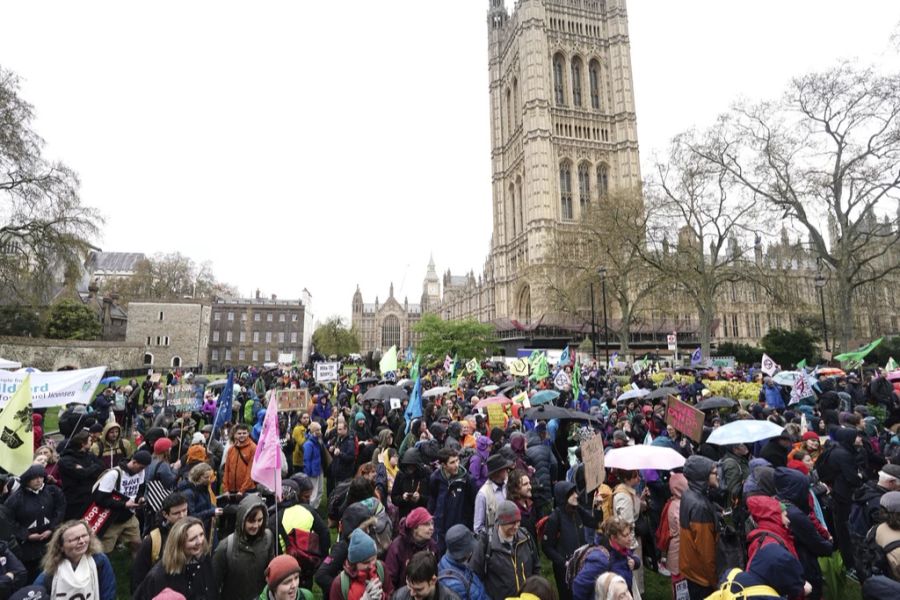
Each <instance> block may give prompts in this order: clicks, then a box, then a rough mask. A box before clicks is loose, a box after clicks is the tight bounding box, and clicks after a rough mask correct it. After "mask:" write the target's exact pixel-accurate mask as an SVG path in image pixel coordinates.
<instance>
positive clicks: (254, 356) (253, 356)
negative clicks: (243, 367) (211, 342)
mask: <svg viewBox="0 0 900 600" xmlns="http://www.w3.org/2000/svg"><path fill="white" fill-rule="evenodd" d="M222 355H223V356H224V360H231V350H228V349H226V350H225V351H224V352H223V353H222ZM210 358H211V359H212V362H216V361H217V360H219V351H218V350H212V351H210ZM238 360H247V353H246V352H245V351H244V350H238ZM250 360H251V361H252V362H257V361H258V360H259V351H258V350H254V351H253V352H251V353H250ZM263 360H264V361H266V362H269V361H270V360H272V351H271V350H266V351H265V352H263Z"/></svg>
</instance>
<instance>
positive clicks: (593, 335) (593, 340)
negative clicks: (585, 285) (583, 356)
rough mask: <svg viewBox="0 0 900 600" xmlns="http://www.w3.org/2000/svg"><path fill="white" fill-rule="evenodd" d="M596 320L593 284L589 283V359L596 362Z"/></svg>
mask: <svg viewBox="0 0 900 600" xmlns="http://www.w3.org/2000/svg"><path fill="white" fill-rule="evenodd" d="M596 320H597V319H596V318H595V317H594V282H593V281H592V282H591V346H592V347H593V354H591V357H592V358H593V359H594V360H597V326H596V325H595V324H594V323H595V321H596Z"/></svg>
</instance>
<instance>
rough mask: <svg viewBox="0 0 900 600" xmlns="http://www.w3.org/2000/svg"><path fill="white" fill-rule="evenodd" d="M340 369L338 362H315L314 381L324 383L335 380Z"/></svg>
mask: <svg viewBox="0 0 900 600" xmlns="http://www.w3.org/2000/svg"><path fill="white" fill-rule="evenodd" d="M340 370H341V363H339V362H317V363H316V381H317V382H319V383H324V382H326V381H337V380H338V378H339V376H338V374H339V373H340Z"/></svg>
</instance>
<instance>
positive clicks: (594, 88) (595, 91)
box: [588, 59, 600, 109]
mask: <svg viewBox="0 0 900 600" xmlns="http://www.w3.org/2000/svg"><path fill="white" fill-rule="evenodd" d="M588 78H589V79H590V86H591V108H594V109H598V108H600V63H599V62H597V60H596V59H594V60H592V61H591V64H590V65H589V66H588Z"/></svg>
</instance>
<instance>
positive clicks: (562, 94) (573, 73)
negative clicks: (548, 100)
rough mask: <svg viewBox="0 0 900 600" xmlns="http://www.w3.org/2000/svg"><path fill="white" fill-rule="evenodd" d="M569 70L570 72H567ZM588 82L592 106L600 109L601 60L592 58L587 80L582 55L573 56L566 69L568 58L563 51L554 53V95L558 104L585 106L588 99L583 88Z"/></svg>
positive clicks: (589, 63)
mask: <svg viewBox="0 0 900 600" xmlns="http://www.w3.org/2000/svg"><path fill="white" fill-rule="evenodd" d="M567 71H568V73H567ZM585 83H586V84H587V91H588V96H589V98H590V107H591V108H593V109H595V110H599V109H600V61H598V60H597V59H596V58H592V59H591V60H590V61H589V62H588V68H587V81H584V62H583V61H582V60H581V57H580V56H573V57H572V60H571V61H570V63H569V69H566V59H565V57H564V56H563V55H562V54H561V53H557V54H554V55H553V95H554V98H555V100H556V105H557V106H568V104H569V102H571V103H572V106H574V107H576V108H580V107H582V106H584V104H585V102H586V99H585V98H584V97H583V93H582V90H583V89H585Z"/></svg>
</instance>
